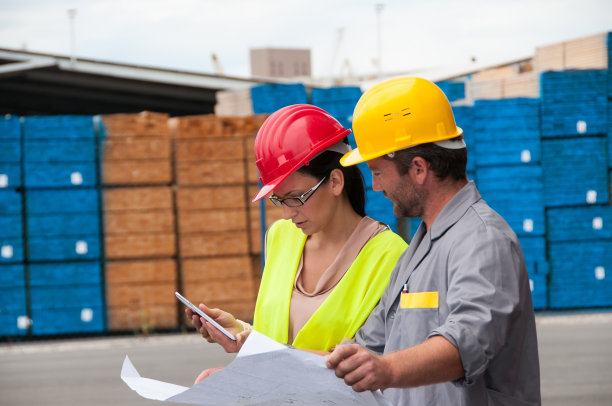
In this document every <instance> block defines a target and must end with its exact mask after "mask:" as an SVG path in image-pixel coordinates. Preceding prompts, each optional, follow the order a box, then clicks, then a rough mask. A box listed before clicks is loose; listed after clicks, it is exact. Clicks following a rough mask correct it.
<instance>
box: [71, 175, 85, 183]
mask: <svg viewBox="0 0 612 406" xmlns="http://www.w3.org/2000/svg"><path fill="white" fill-rule="evenodd" d="M70 183H72V184H73V185H80V184H82V183H83V175H81V172H72V173H71V174H70Z"/></svg>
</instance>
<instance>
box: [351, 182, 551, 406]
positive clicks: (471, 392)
mask: <svg viewBox="0 0 612 406" xmlns="http://www.w3.org/2000/svg"><path fill="white" fill-rule="evenodd" d="M406 283H407V290H408V292H409V293H419V292H438V293H437V296H438V305H437V307H435V306H430V305H425V306H424V305H423V303H420V304H419V301H418V300H417V301H416V302H415V303H411V304H408V305H407V304H406V302H404V305H400V296H401V293H402V288H403V286H404V284H406ZM413 297H414V295H413ZM427 306H429V307H427ZM436 335H439V336H443V337H444V338H446V339H447V340H448V341H449V342H450V343H451V344H453V345H454V346H455V347H457V349H458V350H459V353H460V355H461V362H462V364H463V369H464V371H465V376H464V377H463V378H461V379H459V380H457V381H454V382H446V383H442V384H436V385H428V386H422V387H418V388H412V389H387V390H385V391H384V395H385V397H386V398H388V399H389V400H390V401H391V402H392V403H394V404H396V405H418V406H422V405H470V406H475V405H513V406H522V405H539V404H540V403H541V401H540V368H539V360H538V347H537V337H536V327H535V316H534V313H533V305H532V302H531V293H530V289H529V279H528V277H527V270H526V268H525V260H524V258H523V253H522V251H521V247H520V245H519V242H518V239H517V237H516V235H515V234H514V232H513V231H512V230H511V229H510V227H509V226H508V224H507V223H506V222H505V221H504V220H503V219H502V218H501V216H499V215H498V214H497V213H496V212H494V211H493V210H492V209H491V208H490V207H489V206H488V205H487V204H486V203H485V202H484V201H483V200H482V199H481V197H480V194H479V193H478V190H477V189H476V187H475V186H474V184H473V182H469V183H468V184H467V185H466V186H465V187H463V188H462V189H461V190H460V191H459V192H458V193H457V194H456V195H455V196H454V197H453V198H452V199H451V200H450V201H449V202H448V203H447V204H446V206H445V207H444V208H443V209H442V211H441V212H440V213H439V215H438V217H437V218H436V219H435V221H434V223H433V225H432V226H431V228H430V229H429V230H426V228H425V225H424V224H421V226H420V227H419V229H418V231H417V232H416V234H415V236H414V238H413V239H412V241H411V243H410V247H409V248H408V249H407V250H406V251H405V252H404V253H403V254H402V256H401V257H400V259H399V261H398V263H397V266H396V267H395V269H394V270H393V273H392V274H391V280H390V282H389V286H387V289H386V290H385V292H384V293H383V296H382V297H381V299H380V303H379V304H378V305H377V306H376V308H374V310H373V312H372V313H371V314H370V317H369V318H368V319H367V321H366V322H365V324H364V325H363V326H362V327H361V329H360V330H359V331H358V332H357V335H356V340H357V342H358V343H359V344H361V345H363V346H365V347H367V348H368V349H370V350H372V351H375V352H377V353H379V354H382V353H385V354H386V353H390V352H393V351H398V350H401V349H404V348H408V347H411V346H414V345H416V344H419V343H421V342H423V341H424V340H426V339H427V338H429V337H432V336H436Z"/></svg>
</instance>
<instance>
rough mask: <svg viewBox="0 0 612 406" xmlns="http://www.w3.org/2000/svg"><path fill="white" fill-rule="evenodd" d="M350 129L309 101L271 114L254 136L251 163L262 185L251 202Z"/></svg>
mask: <svg viewBox="0 0 612 406" xmlns="http://www.w3.org/2000/svg"><path fill="white" fill-rule="evenodd" d="M350 132H351V130H347V129H346V128H344V127H343V126H342V125H341V124H340V123H339V122H338V121H337V120H336V119H335V118H333V117H332V116H331V115H330V114H329V113H327V112H326V111H325V110H322V109H320V108H318V107H316V106H313V105H310V104H294V105H292V106H287V107H283V108H282V109H280V110H277V111H275V112H274V113H272V115H270V117H268V118H267V119H266V121H264V123H263V125H262V126H261V128H260V129H259V132H258V133H257V137H256V138H255V163H256V164H257V169H258V170H259V176H260V177H259V180H260V181H261V183H262V184H263V187H262V188H261V189H260V190H259V193H257V196H255V197H254V198H253V201H254V202H255V201H257V200H259V199H261V198H262V197H264V196H266V195H267V194H268V193H270V192H271V191H272V190H274V188H275V187H276V186H278V184H279V183H281V182H282V181H283V180H285V178H286V177H287V176H289V175H291V174H292V173H293V172H294V171H295V170H296V169H298V168H299V167H301V166H302V165H305V164H306V165H307V164H308V161H309V160H310V159H311V158H314V157H315V156H316V155H317V154H318V153H320V152H322V151H323V150H325V149H326V148H328V147H330V146H332V145H334V144H335V143H337V142H338V141H341V140H342V139H343V138H344V137H346V136H347V135H349V134H350Z"/></svg>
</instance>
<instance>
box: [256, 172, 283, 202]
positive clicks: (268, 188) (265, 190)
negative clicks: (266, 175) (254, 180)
mask: <svg viewBox="0 0 612 406" xmlns="http://www.w3.org/2000/svg"><path fill="white" fill-rule="evenodd" d="M283 180H284V178H283V179H278V180H276V181H274V182H270V183H268V184H267V185H264V186H263V187H262V188H261V189H259V192H257V194H256V195H255V197H254V198H253V200H251V201H252V202H253V203H255V202H256V201H258V200H259V199H261V198H262V197H266V196H267V195H268V194H269V193H271V192H272V191H273V190H274V188H275V187H277V186H278V184H279V183H281V182H282V181H283Z"/></svg>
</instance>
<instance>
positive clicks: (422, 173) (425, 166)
mask: <svg viewBox="0 0 612 406" xmlns="http://www.w3.org/2000/svg"><path fill="white" fill-rule="evenodd" d="M409 173H410V175H411V176H412V179H413V181H414V182H415V183H416V184H418V185H422V184H424V183H425V181H426V180H427V177H428V176H429V175H430V174H431V173H432V172H431V168H430V167H429V162H427V161H426V160H425V159H423V158H421V157H420V156H417V157H414V159H413V160H412V171H410V172H409Z"/></svg>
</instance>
